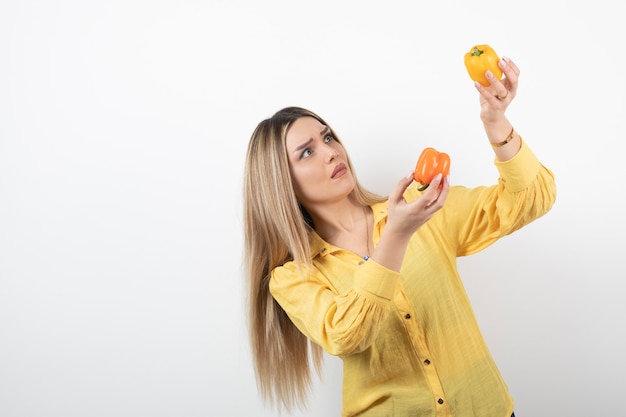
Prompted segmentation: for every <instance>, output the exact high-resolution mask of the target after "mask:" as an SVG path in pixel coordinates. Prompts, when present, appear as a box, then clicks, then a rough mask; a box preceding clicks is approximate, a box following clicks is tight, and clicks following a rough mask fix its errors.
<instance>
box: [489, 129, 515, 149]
mask: <svg viewBox="0 0 626 417" xmlns="http://www.w3.org/2000/svg"><path fill="white" fill-rule="evenodd" d="M513 136H515V128H511V133H509V136H507V137H506V139H504V140H503V141H502V142H498V143H492V144H491V146H493V147H494V148H499V147H500V146H504V145H506V144H507V143H509V142H510V141H512V140H513Z"/></svg>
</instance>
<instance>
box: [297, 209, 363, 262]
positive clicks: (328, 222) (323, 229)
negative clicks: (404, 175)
mask: <svg viewBox="0 0 626 417" xmlns="http://www.w3.org/2000/svg"><path fill="white" fill-rule="evenodd" d="M309 214H311V217H312V218H313V222H314V223H315V230H316V232H317V234H318V235H320V237H321V238H322V239H324V240H325V241H327V242H328V243H330V244H332V245H335V246H337V247H340V248H343V249H347V250H349V251H352V252H354V253H355V254H357V255H359V256H361V257H364V258H366V259H367V257H369V255H371V252H372V251H373V245H372V243H371V242H372V235H371V229H372V227H371V223H372V219H371V210H370V208H369V207H368V206H364V205H362V204H359V203H357V202H356V201H353V200H352V199H345V200H343V201H342V202H340V203H337V204H332V205H324V206H322V207H319V206H318V207H315V208H314V209H313V210H309Z"/></svg>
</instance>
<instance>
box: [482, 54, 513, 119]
mask: <svg viewBox="0 0 626 417" xmlns="http://www.w3.org/2000/svg"><path fill="white" fill-rule="evenodd" d="M498 66H499V67H500V69H501V70H502V72H503V73H504V77H503V78H502V80H498V79H497V78H496V77H495V76H494V75H493V74H492V73H491V71H487V72H486V74H485V75H486V77H487V80H489V83H490V85H489V86H488V87H484V86H483V85H482V84H480V83H479V82H475V83H474V86H475V87H476V89H477V90H478V92H479V93H480V119H481V120H482V121H483V123H485V124H491V123H495V122H499V121H500V120H502V119H503V118H504V112H505V111H506V109H507V107H508V106H509V104H510V103H511V101H513V99H514V98H515V95H516V93H517V83H518V78H519V72H520V71H519V68H517V65H515V63H514V62H513V61H511V60H510V59H509V58H506V57H502V59H500V61H499V62H498Z"/></svg>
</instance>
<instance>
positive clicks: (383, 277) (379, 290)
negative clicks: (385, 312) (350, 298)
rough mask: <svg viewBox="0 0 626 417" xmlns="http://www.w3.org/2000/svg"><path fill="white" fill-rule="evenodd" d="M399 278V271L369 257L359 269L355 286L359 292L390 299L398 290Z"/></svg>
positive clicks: (370, 296)
mask: <svg viewBox="0 0 626 417" xmlns="http://www.w3.org/2000/svg"><path fill="white" fill-rule="evenodd" d="M399 278H400V273H399V272H396V271H393V270H391V269H388V268H385V267H384V266H382V265H380V264H379V263H377V262H376V261H373V260H372V259H369V260H368V261H366V262H365V263H364V264H363V265H362V266H361V267H360V268H358V269H357V272H356V274H355V277H354V287H355V290H356V291H357V292H359V293H360V294H363V295H365V296H366V297H369V298H372V297H373V298H376V299H379V301H380V299H383V300H385V301H390V300H392V299H393V296H394V294H395V292H396V287H397V285H398V279H399Z"/></svg>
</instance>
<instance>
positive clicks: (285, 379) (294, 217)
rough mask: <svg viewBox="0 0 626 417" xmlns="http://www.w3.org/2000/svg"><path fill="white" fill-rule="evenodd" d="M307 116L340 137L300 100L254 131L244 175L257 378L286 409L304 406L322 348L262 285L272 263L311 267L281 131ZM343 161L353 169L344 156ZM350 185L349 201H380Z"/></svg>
mask: <svg viewBox="0 0 626 417" xmlns="http://www.w3.org/2000/svg"><path fill="white" fill-rule="evenodd" d="M306 116H309V117H314V118H315V119H317V120H318V121H319V122H320V123H322V124H324V125H326V126H328V127H329V129H330V130H331V133H332V135H333V137H334V138H335V139H336V140H337V141H339V138H338V137H337V135H336V134H335V132H333V130H332V128H331V127H330V126H329V125H328V124H327V123H326V122H325V121H324V120H323V119H322V118H321V117H319V116H318V115H316V114H315V113H313V112H311V111H309V110H306V109H303V108H300V107H287V108H284V109H282V110H280V111H278V112H277V113H275V114H274V115H273V116H272V117H271V118H269V119H266V120H263V121H262V122H261V123H259V124H258V126H257V127H256V129H255V130H254V132H253V134H252V137H251V138H250V142H249V144H248V151H247V155H246V164H245V174H244V240H245V243H244V268H245V274H246V278H247V285H248V289H247V290H248V315H249V331H250V342H251V347H252V355H253V360H254V365H255V373H256V378H257V385H258V387H259V392H260V394H261V396H262V397H263V399H264V400H265V401H267V402H269V403H270V404H271V405H272V406H276V407H277V408H281V407H283V408H285V409H286V410H288V411H289V410H292V409H293V408H294V406H296V405H299V406H303V405H305V403H306V398H307V394H308V392H309V390H310V388H311V382H312V381H311V364H312V365H313V367H314V368H315V370H316V372H317V373H318V374H319V373H320V370H321V364H322V350H321V348H320V347H319V346H318V345H316V344H314V343H309V342H308V340H307V338H306V337H305V336H304V335H303V334H302V333H300V331H299V330H298V329H297V328H296V326H294V325H293V323H292V322H291V320H290V319H289V317H288V316H287V314H286V313H285V311H284V310H283V309H282V308H281V306H280V305H279V304H278V303H277V302H276V301H275V300H274V298H273V297H272V295H271V294H270V291H269V280H270V275H271V272H272V270H273V269H274V268H276V267H278V266H280V265H283V264H284V263H285V262H288V261H295V262H296V263H297V264H298V265H299V266H300V267H301V269H300V270H301V271H302V272H303V277H304V275H305V271H306V270H307V269H308V268H310V267H311V266H312V262H311V251H310V247H309V239H310V234H311V231H312V230H313V229H314V225H313V223H312V221H311V219H310V217H309V215H308V213H307V212H306V210H305V209H304V208H303V207H301V206H300V205H299V204H298V201H297V198H296V195H295V193H294V188H293V182H292V179H291V174H290V170H289V162H288V158H287V151H286V148H285V137H286V134H287V131H288V130H289V128H290V127H291V125H292V124H293V122H294V121H296V120H297V119H299V118H301V117H306ZM339 143H341V142H339ZM347 163H348V165H349V167H350V169H351V171H352V172H353V173H354V169H353V166H352V163H351V162H350V159H349V158H348V160H347ZM355 184H356V185H355V188H354V190H353V191H352V193H351V197H352V198H354V199H355V201H357V202H359V203H361V204H366V205H370V204H373V203H375V202H379V201H382V200H384V197H381V196H378V195H376V194H374V193H371V192H369V191H367V190H365V189H364V188H363V187H362V186H361V185H360V184H359V182H358V180H356V177H355ZM309 346H310V350H309ZM309 354H310V357H309Z"/></svg>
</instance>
